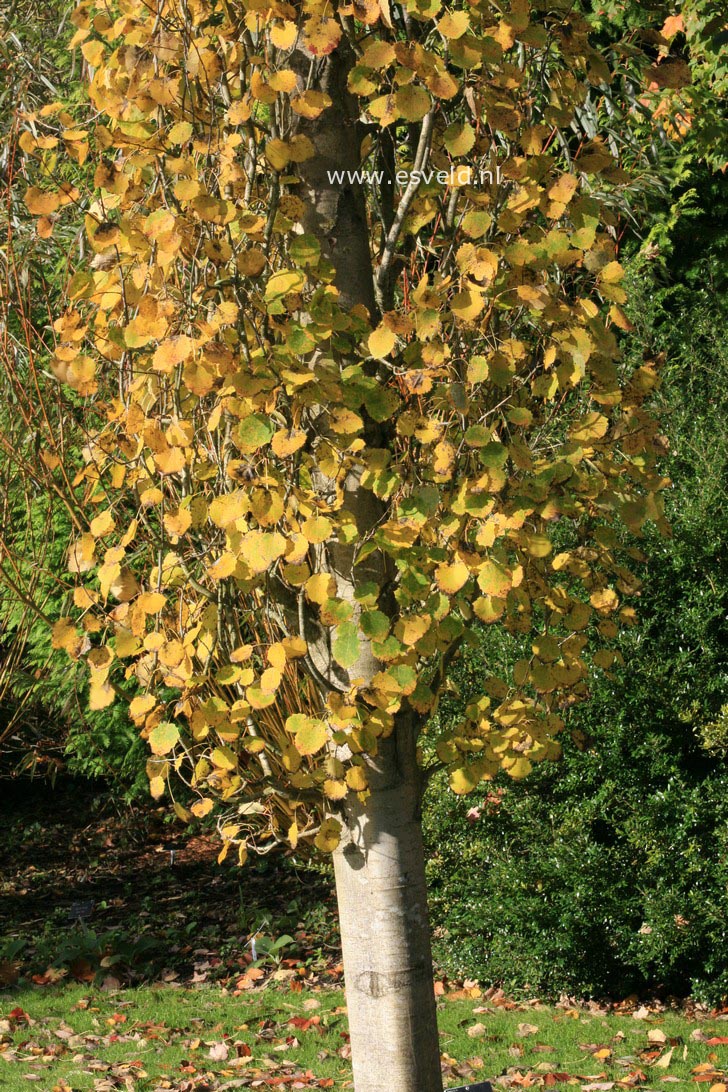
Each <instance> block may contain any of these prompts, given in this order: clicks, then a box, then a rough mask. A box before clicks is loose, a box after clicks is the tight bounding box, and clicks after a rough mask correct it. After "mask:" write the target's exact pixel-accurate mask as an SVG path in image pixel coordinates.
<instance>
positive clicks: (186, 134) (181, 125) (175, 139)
mask: <svg viewBox="0 0 728 1092" xmlns="http://www.w3.org/2000/svg"><path fill="white" fill-rule="evenodd" d="M193 131H194V130H193V128H192V126H191V125H190V123H189V121H178V122H177V124H176V125H173V126H172V128H171V129H170V130H169V132H168V133H167V140H168V141H169V143H170V144H186V143H187V141H188V140H189V139H190V137H191V136H192V133H193Z"/></svg>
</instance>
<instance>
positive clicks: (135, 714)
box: [129, 694, 157, 721]
mask: <svg viewBox="0 0 728 1092" xmlns="http://www.w3.org/2000/svg"><path fill="white" fill-rule="evenodd" d="M156 704H157V699H156V698H155V697H154V695H153V694H137V696H136V697H135V698H132V700H131V702H130V703H129V715H130V717H131V719H132V720H134V721H141V720H143V719H144V717H145V716H146V715H147V713H150V712H151V711H152V709H154V708H155V706H156Z"/></svg>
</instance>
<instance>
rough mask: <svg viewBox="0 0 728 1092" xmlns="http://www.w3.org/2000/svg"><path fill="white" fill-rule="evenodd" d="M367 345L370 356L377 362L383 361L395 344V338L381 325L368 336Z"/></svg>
mask: <svg viewBox="0 0 728 1092" xmlns="http://www.w3.org/2000/svg"><path fill="white" fill-rule="evenodd" d="M367 344H368V346H369V352H370V353H371V355H372V356H374V357H376V358H377V359H378V360H383V359H384V357H387V356H389V354H390V353H391V351H392V349H393V348H394V346H395V345H396V344H397V336H396V334H394V333H393V332H392V331H391V330H390V329H389V327H388V326H385V325H384V324H383V323H381V324H380V325H379V326H377V328H376V330H374V331H373V332H372V333H371V334H370V335H369V341H368V342H367Z"/></svg>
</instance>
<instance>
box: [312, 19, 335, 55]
mask: <svg viewBox="0 0 728 1092" xmlns="http://www.w3.org/2000/svg"><path fill="white" fill-rule="evenodd" d="M342 33H343V31H342V29H341V24H340V23H339V21H338V20H337V19H331V18H329V17H328V16H323V17H322V16H319V15H313V16H311V18H310V19H307V20H306V22H305V23H304V24H303V38H304V44H305V45H306V48H307V49H308V50H309V51H310V52H311V53H315V54H316V55H317V56H325V55H326V54H328V53H332V52H333V51H334V50H335V49H336V47H337V45H338V44H339V42H340V41H341V35H342Z"/></svg>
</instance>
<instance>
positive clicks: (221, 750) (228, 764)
mask: <svg viewBox="0 0 728 1092" xmlns="http://www.w3.org/2000/svg"><path fill="white" fill-rule="evenodd" d="M210 761H211V762H212V764H213V766H217V768H218V769H220V770H235V769H237V765H238V760H237V758H236V757H235V752H234V751H231V750H230V748H229V747H215V749H214V750H213V752H212V754H211V755H210Z"/></svg>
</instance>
